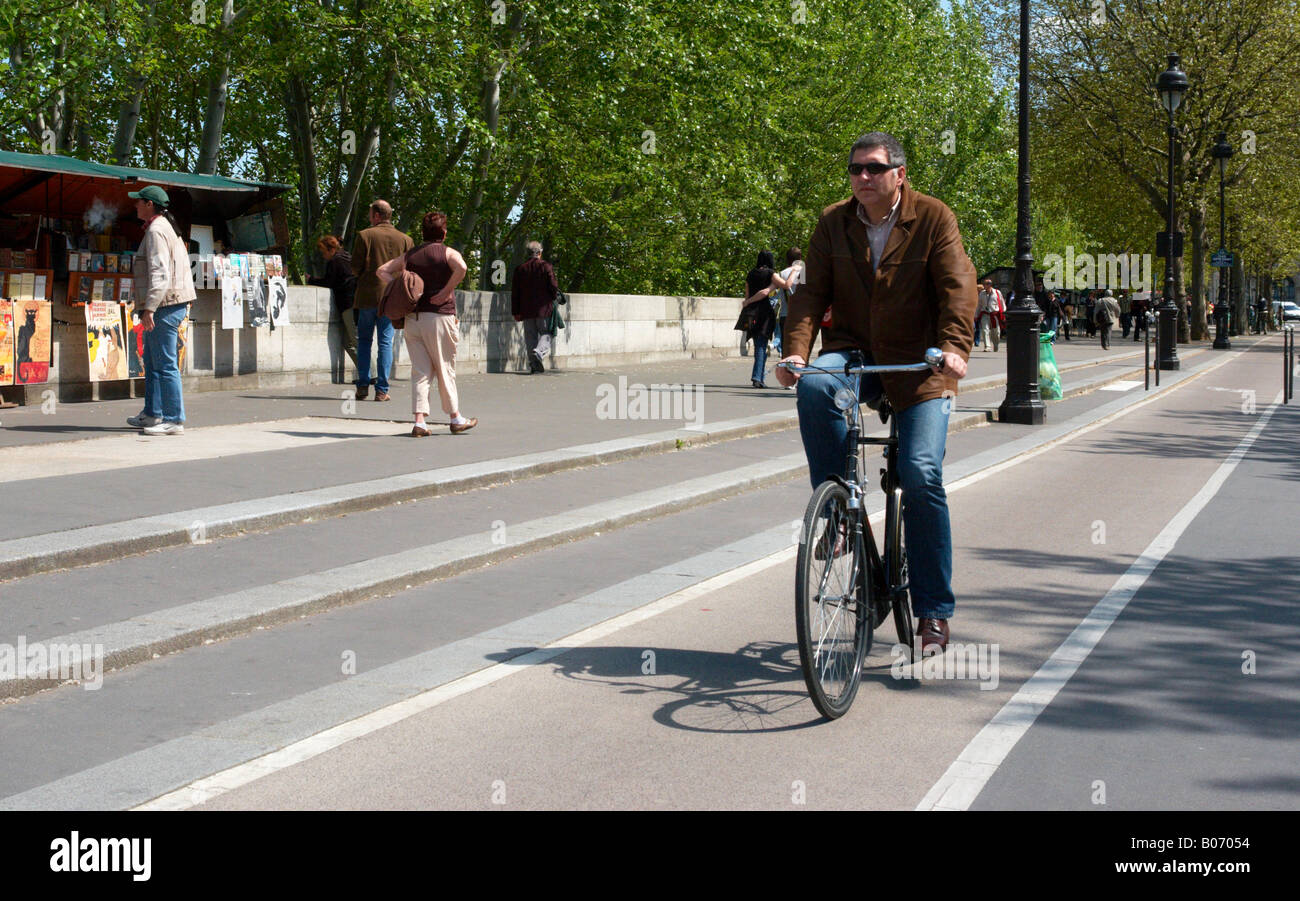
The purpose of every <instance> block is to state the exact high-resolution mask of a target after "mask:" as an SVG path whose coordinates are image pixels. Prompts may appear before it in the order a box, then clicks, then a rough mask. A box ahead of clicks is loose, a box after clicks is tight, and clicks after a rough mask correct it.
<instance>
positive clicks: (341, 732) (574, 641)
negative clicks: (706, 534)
mask: <svg viewBox="0 0 1300 901" xmlns="http://www.w3.org/2000/svg"><path fill="white" fill-rule="evenodd" d="M796 548H797V545H791V546H790V547H788V548H784V549H782V550H779V551H777V552H775V553H773V554H769V555H767V556H766V557H762V558H760V559H758V560H754V561H752V562H750V563H746V564H745V565H743V566H739V567H737V568H736V569H733V570H730V571H729V572H725V573H722V574H720V575H717V576H714V577H712V578H710V579H705V580H704V581H703V582H697V583H695V584H694V585H691V586H688V587H686V588H683V589H681V590H680V591H676V592H673V593H672V594H669V595H666V596H664V597H662V598H660V599H659V600H657V601H652V602H651V603H649V604H646V605H645V606H644V607H639V608H637V609H636V610H629V611H628V612H627V613H623V614H620V615H619V616H615V617H613V618H612V619H608V620H606V621H605V622H602V623H597V624H596V625H594V626H589V627H588V628H586V629H583V630H581V631H579V632H575V633H573V634H572V635H569V636H566V637H565V638H562V639H560V640H559V641H555V642H552V643H551V644H548V645H546V646H545V647H541V648H537V649H536V650H533V651H530V652H528V653H527V654H523V655H521V656H519V657H515V658H512V659H511V660H509V661H507V662H506V663H497V664H494V665H492V666H489V667H486V668H485V669H481V670H479V671H477V672H474V673H470V674H469V675H468V676H463V677H461V678H459V679H456V680H455V681H452V682H448V683H446V684H445V685H439V686H438V687H437V688H434V689H431V690H429V691H426V692H423V693H421V694H418V695H415V696H414V697H411V698H407V699H406V700H404V701H398V702H397V703H396V704H390V705H388V706H387V707H381V708H380V709H378V710H375V711H373V712H371V713H367V714H366V715H365V716H361V717H357V718H356V719H354V720H350V721H348V722H346V723H341V724H340V725H338V726H335V727H334V728H332V729H326V730H325V731H324V732H318V733H317V734H315V735H313V736H311V737H309V738H304V739H303V740H302V741H298V742H294V743H293V744H291V745H288V746H286V747H284V748H281V749H280V750H278V751H273V752H272V753H270V754H266V755H263V756H261V757H257V758H254V759H253V760H249V761H247V762H245V763H241V764H239V765H238V766H234V767H231V768H229V769H226V770H222V771H221V772H219V773H215V774H213V775H211V776H207V777H205V778H203V779H199V780H196V781H195V782H191V783H190V784H189V785H186V786H184V787H182V788H179V789H176V790H175V791H172V792H168V793H167V794H165V795H162V796H161V797H158V798H155V799H154V800H152V801H149V802H148V803H146V804H141V805H140V806H138V807H135V808H133V809H134V810H184V809H185V808H188V807H193V806H194V805H196V804H202V803H204V802H206V801H210V800H212V799H213V798H215V797H217V796H218V795H223V794H225V793H226V792H228V791H232V790H233V789H236V788H239V787H241V786H244V785H247V784H249V783H250V782H254V781H256V780H257V779H260V778H262V777H263V776H268V775H270V774H271V773H275V772H278V771H279V770H283V769H287V768H288V767H291V766H294V765H295V764H299V763H302V762H303V761H305V760H310V759H311V758H313V757H316V756H318V755H320V754H324V753H325V752H326V751H329V750H332V749H333V748H337V747H339V746H340V745H343V744H346V743H347V742H350V741H353V740H355V739H358V738H362V737H364V736H366V735H370V734H371V733H373V732H378V731H379V730H380V729H383V728H385V727H387V726H391V725H393V724H394V723H398V722H401V721H402V720H404V719H407V718H409V717H412V716H415V715H416V714H418V713H423V712H424V711H426V710H430V709H432V708H434V707H437V706H438V705H439V704H443V703H445V702H447V701H450V700H452V699H453V698H458V697H460V696H461V695H463V694H467V693H469V692H471V691H474V690H475V689H478V688H482V687H484V686H485V685H491V684H492V683H493V682H496V681H498V680H500V679H504V678H505V677H506V676H509V675H512V674H514V673H518V672H521V671H523V670H524V669H526V668H528V667H530V666H536V665H537V664H539V663H545V662H546V661H548V660H550V659H552V658H554V657H558V656H559V655H560V654H563V653H564V652H565V651H569V650H572V649H573V648H575V647H578V646H580V645H584V644H588V643H589V642H593V641H597V640H599V639H601V638H604V637H605V636H607V635H611V634H613V633H614V632H617V631H619V630H620V629H625V628H627V627H628V626H633V625H636V624H637V623H639V622H643V621H644V620H647V619H650V618H651V617H654V616H658V615H659V614H661V613H664V612H666V611H668V610H672V609H673V608H674V607H679V606H681V605H682V604H685V603H686V602H687V601H691V600H694V599H695V598H698V597H702V596H704V595H706V594H709V593H710V592H714V591H718V590H719V589H722V588H726V587H727V586H728V585H732V584H734V583H736V582H739V581H741V580H742V579H747V578H749V577H750V576H752V575H754V574H756V573H759V572H762V571H763V570H765V569H767V568H769V567H772V566H777V565H779V564H781V563H786V562H788V561H790V560H791V559H793V558H794V556H795V551H796Z"/></svg>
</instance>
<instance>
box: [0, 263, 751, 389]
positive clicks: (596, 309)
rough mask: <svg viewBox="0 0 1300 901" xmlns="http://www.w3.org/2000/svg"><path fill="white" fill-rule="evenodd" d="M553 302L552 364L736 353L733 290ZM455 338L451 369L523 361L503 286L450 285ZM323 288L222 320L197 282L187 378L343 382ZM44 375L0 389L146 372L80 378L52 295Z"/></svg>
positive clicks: (219, 384) (66, 310)
mask: <svg viewBox="0 0 1300 901" xmlns="http://www.w3.org/2000/svg"><path fill="white" fill-rule="evenodd" d="M569 300H570V302H569V305H568V306H566V307H563V308H561V309H562V312H563V316H564V320H565V325H566V327H565V328H564V329H562V330H561V331H560V333H559V335H558V336H557V337H556V339H555V341H554V346H553V350H552V358H551V360H550V363H551V365H554V366H555V367H556V368H558V369H589V368H596V367H601V366H615V365H627V364H634V363H644V362H658V361H666V360H681V359H693V358H700V357H706V358H713V357H726V356H736V355H737V354H738V351H739V346H740V345H739V333H738V332H736V331H734V330H733V328H732V326H733V325H735V321H736V316H737V314H738V312H739V308H740V301H739V299H735V298H726V297H664V296H637V295H623V294H573V295H570V298H569ZM456 308H457V311H458V313H459V315H460V320H461V322H460V328H461V343H460V349H459V352H458V353H457V358H456V369H457V371H458V372H511V371H518V372H522V371H524V370H525V369H526V368H527V363H526V360H525V355H524V343H523V326H522V325H521V324H520V323H517V322H515V321H514V318H513V317H512V316H511V315H510V295H509V293H505V292H496V293H494V292H488V291H458V292H456ZM330 309H331V304H330V292H329V290H328V289H326V288H313V287H305V286H290V288H289V319H290V323H291V324H290V325H288V326H285V327H282V328H277V329H275V330H274V331H272V330H271V329H269V328H267V327H263V328H258V329H254V328H242V329H231V330H227V329H223V328H221V295H220V292H219V291H212V290H201V291H199V292H198V300H197V301H196V302H195V303H194V305H193V306H192V307H191V309H190V329H189V345H188V348H187V351H186V358H185V367H184V370H183V376H184V381H185V390H186V391H188V392H194V391H219V390H223V389H232V388H235V389H247V388H274V387H291V386H295V385H309V384H328V383H330V382H350V381H352V379H353V376H354V373H353V370H352V366H351V362H350V361H349V360H347V358H346V357H345V356H344V355H343V353H342V351H341V345H340V328H339V322H338V320H337V319H334V320H333V321H331V319H330ZM54 320H55V322H54V334H53V345H54V347H53V360H52V363H51V367H50V381H49V383H47V384H45V385H28V386H20V387H15V388H5V389H3V392H4V395H5V396H6V397H7V398H9V399H11V400H15V401H18V402H19V403H39V402H40V400H41V398H42V396H43V395H44V393H45V392H46V391H51V390H52V391H54V392H55V394H56V396H57V397H58V398H59V399H60V400H63V401H75V400H95V399H101V398H102V399H110V398H122V397H128V396H131V395H132V394H135V395H136V396H138V395H139V393H140V391H141V387H142V385H143V380H141V379H137V380H135V384H132V383H131V382H126V381H123V382H99V383H92V382H90V381H89V380H88V377H87V376H88V364H87V360H86V350H85V331H84V327H83V326H82V325H81V323H82V322H84V314H83V313H82V311H81V309H80V308H72V307H68V306H67V305H66V304H65V303H63V302H62V300H61V298H59V297H57V296H56V300H55V305H54ZM397 336H398V337H397V339H396V341H395V356H396V360H397V364H396V367H395V373H394V375H395V377H396V378H398V379H405V378H408V377H409V374H410V361H409V358H408V357H407V354H406V353H405V352H404V349H403V347H402V337H401V336H402V333H401V332H398V333H397Z"/></svg>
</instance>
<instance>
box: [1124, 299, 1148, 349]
mask: <svg viewBox="0 0 1300 901" xmlns="http://www.w3.org/2000/svg"><path fill="white" fill-rule="evenodd" d="M1149 308H1150V301H1148V300H1147V299H1146V298H1145V297H1138V296H1137V295H1136V294H1134V295H1133V303H1132V304H1131V305H1130V306H1129V312H1130V314H1131V317H1132V319H1133V342H1134V343H1135V344H1136V343H1137V342H1138V341H1141V340H1142V336H1143V335H1144V334H1146V330H1147V310H1148V309H1149Z"/></svg>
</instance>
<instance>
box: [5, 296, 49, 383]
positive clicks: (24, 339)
mask: <svg viewBox="0 0 1300 901" xmlns="http://www.w3.org/2000/svg"><path fill="white" fill-rule="evenodd" d="M52 306H53V304H51V303H50V302H49V301H35V300H15V301H13V303H12V305H11V309H12V310H13V318H14V325H15V326H16V329H17V330H16V331H15V332H14V384H16V385H36V384H40V383H41V382H46V381H49V378H50V348H51V346H52V342H51V341H50V309H51V307H52Z"/></svg>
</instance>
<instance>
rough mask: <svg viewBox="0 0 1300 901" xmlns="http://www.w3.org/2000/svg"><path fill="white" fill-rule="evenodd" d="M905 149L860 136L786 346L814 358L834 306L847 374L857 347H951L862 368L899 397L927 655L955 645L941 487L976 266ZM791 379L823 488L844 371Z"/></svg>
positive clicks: (836, 340)
mask: <svg viewBox="0 0 1300 901" xmlns="http://www.w3.org/2000/svg"><path fill="white" fill-rule="evenodd" d="M906 176H907V158H906V156H905V155H904V152H903V148H902V146H901V145H900V144H899V142H898V140H897V139H896V138H894V137H893V136H892V135H889V134H886V133H884V132H871V133H869V134H865V135H863V136H862V137H860V138H858V140H857V141H855V142H854V144H853V147H852V149H851V150H850V152H849V183H850V187H851V188H852V192H853V196H852V197H850V198H849V199H848V200H843V201H840V202H839V203H836V204H833V205H831V206H829V207H827V208H826V209H825V210H824V211H823V212H822V216H821V219H820V221H818V223H817V228H816V229H815V230H814V232H813V237H812V241H811V242H810V244H809V248H808V253H807V256H806V260H807V265H806V266H805V275H804V285H803V287H802V288H800V290H799V293H798V294H796V295H795V296H794V297H793V298H791V300H790V314H789V319H788V323H787V324H788V332H789V336H788V338H787V341H788V344H787V353H788V354H789V356H787V357H785V358H784V359H783V360H782V362H788V363H793V364H795V365H800V366H801V365H804V361H805V360H806V359H807V356H808V351H809V349H810V347H811V345H812V343H813V338H814V333H815V328H816V327H817V325H818V324H819V323H821V322H822V317H823V314H824V313H825V312H826V310H827V309H828V308H829V310H830V314H831V321H830V325H829V326H827V327H825V328H824V329H823V333H822V355H821V356H819V357H818V358H817V359H816V360H815V361H814V362H813V365H814V366H817V367H820V368H823V369H829V370H835V369H840V370H843V368H844V364H845V362H846V361H847V360H848V358H849V355H850V354H851V353H852V352H853V351H854V350H860V351H862V352H863V353H864V355H865V356H866V359H867V362H868V363H874V364H878V365H890V364H900V363H919V362H922V361H923V360H924V359H925V351H926V349H927V348H930V347H937V348H939V349H940V350H942V351H943V363H944V365H943V368H942V370H941V371H939V372H934V371H932V370H927V371H924V372H905V373H889V374H886V375H883V376H864V377H862V382H861V385H860V389H859V396H860V397H861V398H862V399H863V400H864V401H867V402H873V401H875V400H876V399H878V398H879V397H880V395H881V394H882V393H884V394H886V395H887V396H888V397H889V402H890V405H891V406H892V407H893V409H894V411H895V412H894V415H895V416H897V417H898V429H899V460H898V464H899V477H900V480H901V482H902V486H903V494H904V502H903V526H904V529H905V532H906V535H907V562H908V570H909V581H910V587H911V595H912V609H913V612H914V613H915V614H916V616H917V618H918V620H919V622H918V623H917V629H916V634H917V638H918V640H919V641H920V644H921V652H922V654H933V653H942V652H943V651H944V649H945V648H946V647H947V645H948V637H949V630H948V620H949V619H951V618H952V615H953V610H954V607H955V603H956V601H955V598H954V597H953V592H952V585H951V582H952V534H951V529H950V526H949V520H948V496H947V494H946V492H945V491H944V488H943V456H944V448H945V444H946V440H947V435H948V415H949V413H950V412H951V411H952V398H953V397H955V396H956V393H957V380H958V379H960V378H962V377H963V376H964V375H966V361H967V360H968V359H969V357H970V352H971V347H972V344H973V341H974V337H975V335H974V322H975V307H976V303H977V301H978V295H977V291H976V282H975V267H974V265H973V264H972V263H971V261H970V258H969V257H968V256H967V255H966V250H965V248H964V247H963V246H962V242H961V234H960V232H959V231H958V229H957V219H956V217H955V216H953V213H952V210H950V209H948V207H947V206H945V205H944V204H943V203H941V202H940V201H938V200H936V199H934V198H933V197H927V196H925V195H924V194H919V193H917V192H916V191H915V190H913V189H912V188H911V186H910V185H908V184H907V180H906ZM776 377H777V380H778V381H780V382H781V384H782V385H792V384H794V383H795V381H796V380H797V381H798V385H799V393H798V409H799V430H800V433H801V435H802V437H803V446H804V453H805V454H807V456H808V470H809V475H810V477H811V479H812V483H813V486H814V487H816V486H817V485H819V484H820V483H821V482H823V481H825V480H826V479H827V478H828V477H830V476H832V475H837V474H840V473H841V472H843V468H844V459H845V456H846V454H847V452H848V448H847V447H846V443H847V439H848V434H847V427H846V426H845V423H844V418H843V416H842V414H841V413H840V411H839V410H838V409H836V407H835V403H834V397H835V392H836V391H837V390H839V388H840V387H841V385H842V384H843V383H844V381H845V377H844V376H843V375H826V374H819V373H812V374H808V375H804V376H802V377H799V376H796V375H795V374H794V373H791V372H790V371H788V370H786V369H783V368H778V369H777V370H776Z"/></svg>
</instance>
